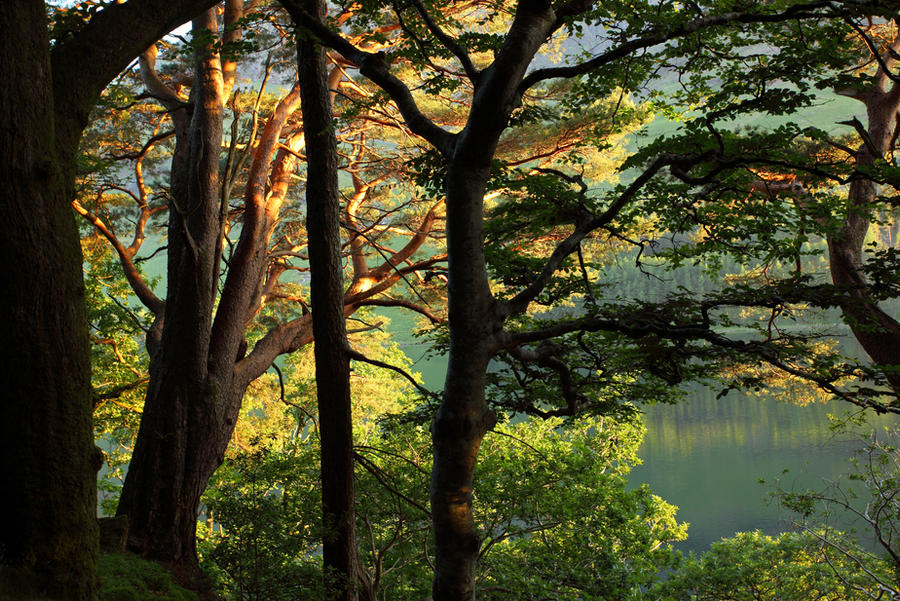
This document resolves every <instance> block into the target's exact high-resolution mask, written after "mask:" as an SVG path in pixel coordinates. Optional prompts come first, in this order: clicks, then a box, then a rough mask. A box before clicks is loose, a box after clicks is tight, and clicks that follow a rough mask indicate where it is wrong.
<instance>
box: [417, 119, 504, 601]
mask: <svg viewBox="0 0 900 601" xmlns="http://www.w3.org/2000/svg"><path fill="white" fill-rule="evenodd" d="M470 144H474V145H477V146H481V147H482V148H485V149H488V151H489V149H490V148H491V144H496V139H495V138H493V139H492V138H491V137H490V136H487V139H485V138H484V137H480V136H477V135H476V136H472V135H466V134H464V135H463V137H462V138H461V139H460V141H459V143H458V146H457V149H456V158H455V159H454V160H452V161H451V164H450V167H449V169H448V172H447V179H446V191H447V233H448V236H447V250H448V255H449V257H450V261H449V266H448V267H449V273H450V278H449V282H448V298H449V323H450V349H449V358H448V367H447V378H446V383H445V387H444V398H443V401H442V403H441V406H440V408H439V410H438V412H437V415H436V416H435V419H434V422H433V424H432V441H433V445H434V463H433V467H432V472H431V493H430V494H431V512H432V523H433V527H434V540H435V571H434V581H433V585H432V592H433V597H434V601H450V600H453V601H468V600H471V599H474V598H475V574H476V568H477V562H478V551H479V548H480V541H479V538H478V533H477V531H476V528H475V520H474V516H473V511H472V500H473V498H472V495H473V490H474V488H473V487H474V483H473V479H474V474H475V463H476V459H477V456H478V449H479V447H480V446H481V441H482V439H483V438H484V435H485V434H486V433H487V431H488V430H489V429H490V428H492V427H493V425H494V423H495V421H496V417H495V415H494V413H493V412H492V411H491V410H490V409H489V408H488V405H487V402H486V400H485V377H486V373H487V367H488V363H489V361H490V359H491V356H492V355H493V352H494V348H493V347H492V344H493V340H494V338H495V336H496V334H497V332H498V331H499V329H500V325H501V321H500V319H499V317H498V315H497V311H496V309H495V301H494V298H493V296H492V295H491V292H490V287H489V284H488V281H487V272H486V270H485V262H484V249H483V225H482V224H483V220H482V214H483V199H484V189H485V182H486V181H487V177H488V175H489V173H490V159H491V156H492V155H491V153H490V152H487V153H484V154H482V155H480V156H481V159H482V161H481V164H471V163H469V161H470V160H471V159H472V158H474V157H478V156H479V155H478V154H476V153H471V152H466V148H467V145H470ZM485 155H486V160H485Z"/></svg>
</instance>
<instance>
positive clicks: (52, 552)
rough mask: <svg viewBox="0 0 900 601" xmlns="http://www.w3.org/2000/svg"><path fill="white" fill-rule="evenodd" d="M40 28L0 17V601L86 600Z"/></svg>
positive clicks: (76, 326) (87, 496) (90, 497)
mask: <svg viewBox="0 0 900 601" xmlns="http://www.w3.org/2000/svg"><path fill="white" fill-rule="evenodd" d="M46 29H47V26H46V13H45V8H44V4H43V2H37V1H35V0H16V1H14V2H9V3H7V4H5V5H4V7H3V10H2V11H0V30H2V31H4V32H6V33H7V35H3V36H0V69H2V71H3V78H2V82H0V122H2V123H3V124H4V125H3V127H2V128H0V189H2V190H3V196H2V202H0V224H2V228H3V235H2V236H0V265H2V268H0V290H2V291H3V293H2V295H0V296H2V301H0V313H2V316H3V317H2V325H0V340H2V341H3V343H2V345H0V346H2V350H0V357H2V359H0V362H2V365H3V368H2V372H3V378H2V390H3V401H2V402H0V482H3V486H4V489H5V490H6V494H5V495H4V497H5V503H4V510H3V515H2V517H0V597H3V598H4V599H7V598H19V596H20V595H21V597H22V598H26V597H29V596H35V597H37V596H40V597H42V598H51V599H67V600H82V599H84V600H88V599H92V598H93V591H94V569H95V564H96V560H97V524H96V494H97V493H96V472H97V469H98V468H99V463H98V460H99V456H98V455H97V454H96V453H97V449H96V447H94V443H93V436H92V427H91V411H92V405H91V386H90V363H89V356H90V355H89V349H90V347H89V340H88V332H87V322H86V317H85V312H84V286H83V283H82V276H81V261H82V258H81V248H80V246H79V244H78V232H77V228H76V227H75V222H74V220H73V215H72V212H71V208H70V205H69V197H68V194H67V186H66V179H65V170H64V169H63V168H62V166H61V165H60V163H59V161H58V160H57V157H58V153H59V151H60V148H59V147H58V146H57V143H56V132H55V131H54V121H55V120H54V111H55V105H54V98H53V94H52V89H53V88H52V76H51V69H50V53H49V42H48V40H47V33H46ZM13 31H15V32H18V33H17V35H15V36H13V35H12V32H13Z"/></svg>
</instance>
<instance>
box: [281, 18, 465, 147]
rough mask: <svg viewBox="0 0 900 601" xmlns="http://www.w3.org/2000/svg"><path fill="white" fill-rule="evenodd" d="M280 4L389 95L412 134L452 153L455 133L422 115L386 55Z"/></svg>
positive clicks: (311, 32) (300, 24) (299, 25)
mask: <svg viewBox="0 0 900 601" xmlns="http://www.w3.org/2000/svg"><path fill="white" fill-rule="evenodd" d="M280 2H281V4H282V5H283V6H284V7H285V9H286V10H287V11H288V13H289V14H290V15H291V18H292V19H293V20H294V23H296V24H297V26H298V27H301V28H302V29H304V30H305V31H306V32H307V33H308V34H310V35H313V36H315V37H316V38H317V39H318V40H319V42H320V43H322V44H324V45H325V46H327V47H329V48H331V49H333V50H335V51H337V52H338V53H340V54H341V55H342V56H343V57H344V58H345V59H347V60H348V61H350V62H351V63H353V64H355V65H356V66H357V67H358V68H359V71H360V73H362V74H363V75H365V76H366V77H368V78H369V79H370V80H372V81H373V82H374V83H375V84H376V85H377V86H378V87H380V88H381V89H382V90H384V91H385V92H387V93H388V95H389V96H390V97H391V99H392V100H393V101H394V102H395V103H396V104H397V108H398V109H400V113H401V114H402V115H403V118H404V120H405V121H406V124H407V125H408V126H409V129H410V131H412V132H413V133H414V134H416V135H417V136H421V137H422V138H424V139H425V140H427V141H428V142H429V143H430V144H431V145H432V146H434V147H435V148H436V149H437V150H438V151H440V152H441V153H442V154H444V155H445V156H449V155H450V154H451V152H452V149H453V142H454V140H455V134H451V133H450V132H448V131H447V130H445V129H443V128H441V127H439V126H438V125H436V124H435V123H434V121H432V120H431V119H429V118H428V117H426V116H425V115H424V114H423V113H422V111H421V110H420V109H419V107H418V105H417V104H416V101H415V99H414V98H413V95H412V92H411V91H410V89H409V88H408V87H407V85H406V84H405V83H403V82H402V81H401V80H400V79H399V78H398V77H397V76H395V75H393V74H392V73H391V72H390V66H389V63H388V60H387V56H386V55H385V53H383V52H379V53H371V52H366V51H364V50H361V49H359V48H357V47H356V46H354V45H353V44H351V43H350V42H348V41H347V40H346V39H344V38H343V36H341V35H340V34H338V33H335V32H334V31H332V30H331V29H329V28H328V27H326V26H325V25H323V24H322V23H320V22H319V21H318V19H315V18H313V17H312V16H311V15H310V14H309V13H307V12H306V11H305V10H304V9H303V8H302V7H301V6H300V3H299V2H298V1H297V0H280Z"/></svg>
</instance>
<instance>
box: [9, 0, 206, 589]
mask: <svg viewBox="0 0 900 601" xmlns="http://www.w3.org/2000/svg"><path fill="white" fill-rule="evenodd" d="M212 4H213V2H209V1H203V0H197V1H190V0H185V1H182V2H177V3H174V4H173V3H169V2H159V1H154V0H132V1H130V2H126V3H124V4H118V3H116V4H113V5H110V6H107V7H104V8H103V9H102V10H96V9H95V10H94V11H92V13H93V14H92V17H91V19H90V20H89V21H88V22H87V23H86V24H84V26H83V27H75V28H73V29H63V30H62V31H60V32H59V33H60V37H57V38H56V39H55V40H53V42H52V44H51V40H50V38H49V36H48V33H47V13H46V9H45V7H44V4H43V3H42V2H36V1H28V0H17V1H16V2H14V3H10V4H8V5H7V6H6V7H5V9H4V11H3V16H2V17H0V19H2V23H3V29H4V31H5V32H7V34H6V35H4V36H3V37H4V41H3V42H2V44H0V64H2V65H3V71H4V73H6V74H7V76H6V77H5V78H4V84H3V91H2V93H0V107H2V109H0V112H2V117H3V122H4V123H6V124H11V125H10V126H9V127H4V130H3V134H2V142H0V145H2V148H3V159H2V168H0V173H2V176H0V181H2V183H3V189H4V196H3V202H2V216H3V223H4V225H3V245H2V262H3V276H2V285H3V289H4V290H5V291H6V292H5V293H4V297H3V301H2V303H3V304H2V309H3V315H4V322H3V330H2V335H3V340H4V351H3V360H4V365H5V368H4V374H5V375H4V381H3V385H4V390H5V391H6V396H5V400H4V402H3V404H2V414H0V421H2V423H3V430H2V433H0V434H2V439H3V448H2V453H0V457H2V459H0V462H2V464H0V465H2V467H0V475H2V478H3V481H4V483H6V485H7V486H8V487H10V489H11V490H15V491H16V494H15V495H10V499H9V501H10V503H9V504H8V506H9V510H8V511H7V512H5V513H4V516H3V520H2V524H3V525H2V530H0V547H2V549H3V551H2V553H3V568H2V572H0V585H2V589H3V594H4V595H14V594H22V595H26V596H27V595H35V594H41V595H45V596H47V597H50V598H57V599H90V598H91V597H92V595H93V571H94V566H95V563H96V536H97V535H96V528H97V527H96V522H95V520H94V516H95V504H96V488H95V484H94V478H95V474H96V469H97V468H98V466H99V462H98V456H97V455H96V452H95V448H94V447H93V443H92V441H91V435H90V431H91V428H90V411H91V394H90V368H89V363H88V354H89V348H88V338H87V327H86V321H85V313H84V298H83V297H84V286H83V283H82V281H81V275H80V274H81V252H80V250H79V248H78V235H77V230H76V228H75V227H74V223H73V221H72V215H71V213H70V209H69V203H70V202H71V200H72V191H73V184H74V177H75V157H76V152H77V146H78V141H79V138H80V137H81V134H82V131H83V129H84V127H85V125H86V123H87V115H88V112H89V111H90V109H91V107H92V105H93V102H94V100H95V98H96V97H97V96H98V95H99V93H100V91H101V90H102V89H103V87H104V86H105V85H106V84H107V83H108V82H109V81H111V80H112V79H113V78H114V77H115V76H116V75H117V74H118V73H119V72H120V71H121V70H122V69H123V68H124V67H125V66H126V65H127V64H128V62H129V61H130V60H132V58H133V57H135V56H137V54H139V53H140V52H141V51H143V49H144V48H146V47H147V46H149V45H150V44H151V43H152V42H153V41H154V40H155V39H158V38H159V37H160V36H161V35H163V34H164V33H166V32H167V31H170V30H171V29H173V28H174V27H176V26H177V25H179V24H180V23H181V22H183V21H184V20H185V19H187V18H189V17H190V16H192V15H193V14H194V13H195V12H197V11H200V10H203V9H205V8H206V7H208V6H210V5H212ZM76 22H77V19H76ZM79 25H80V24H79ZM11 32H17V33H16V35H13V34H12V33H11ZM124 32H127V35H126V34H125V33H124ZM26 248H29V249H33V251H34V253H33V254H32V257H31V259H30V260H27V261H26V260H24V259H23V254H22V253H23V252H24V249H26Z"/></svg>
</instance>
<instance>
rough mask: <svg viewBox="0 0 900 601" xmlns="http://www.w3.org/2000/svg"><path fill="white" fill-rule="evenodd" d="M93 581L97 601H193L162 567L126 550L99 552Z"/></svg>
mask: <svg viewBox="0 0 900 601" xmlns="http://www.w3.org/2000/svg"><path fill="white" fill-rule="evenodd" d="M97 581H98V588H97V597H98V600H99V601H197V595H196V594H194V593H193V592H191V591H189V590H186V589H184V588H182V587H181V586H179V585H177V584H176V583H175V582H174V581H173V579H172V574H170V573H169V571H168V570H166V569H165V568H164V567H163V566H161V565H159V564H157V563H154V562H152V561H147V560H145V559H141V558H140V557H138V556H137V555H132V554H130V553H101V554H100V558H99V561H98V563H97Z"/></svg>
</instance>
